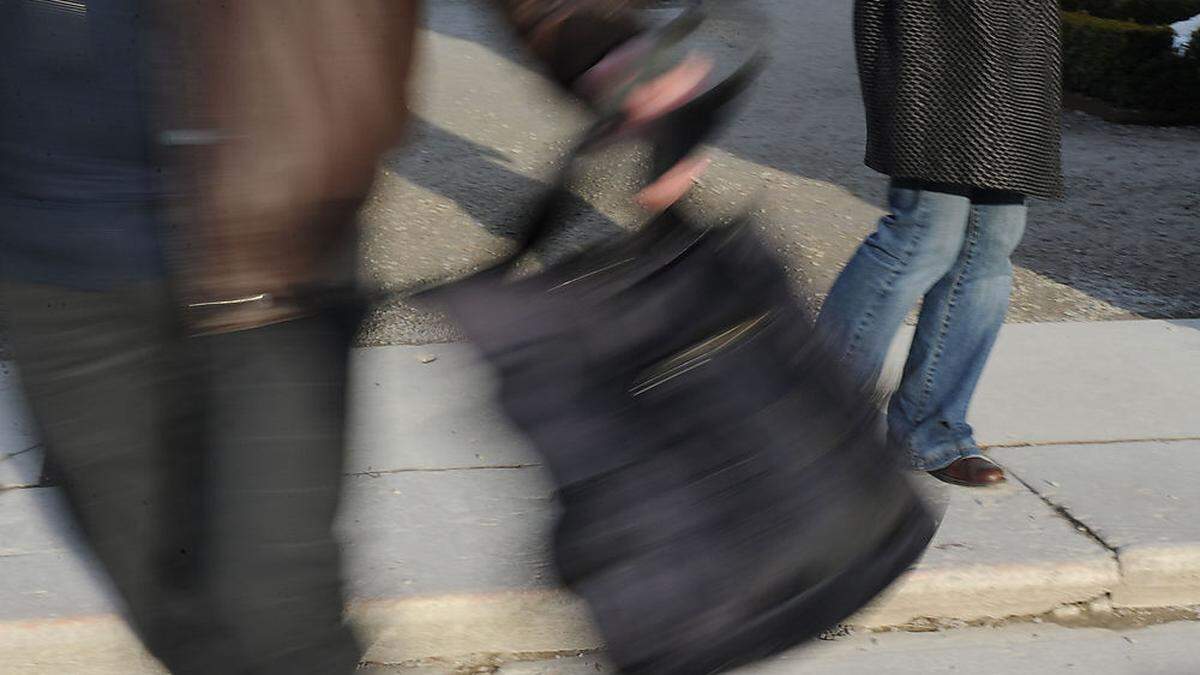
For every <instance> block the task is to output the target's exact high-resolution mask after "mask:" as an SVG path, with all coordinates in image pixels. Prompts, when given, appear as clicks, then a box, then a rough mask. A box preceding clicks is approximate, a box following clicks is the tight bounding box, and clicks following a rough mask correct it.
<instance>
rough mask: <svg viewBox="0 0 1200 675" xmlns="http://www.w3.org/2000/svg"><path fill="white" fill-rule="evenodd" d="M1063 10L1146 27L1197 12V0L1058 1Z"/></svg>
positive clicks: (1172, 21) (1166, 22)
mask: <svg viewBox="0 0 1200 675" xmlns="http://www.w3.org/2000/svg"><path fill="white" fill-rule="evenodd" d="M1062 8H1063V11H1067V12H1087V13H1088V14H1091V15H1092V16H1096V17H1100V18H1102V19H1119V20H1122V21H1132V22H1134V23H1141V24H1146V25H1150V26H1155V25H1164V24H1171V23H1175V22H1176V21H1183V20H1184V19H1190V18H1192V17H1193V16H1196V15H1197V14H1200V0H1062Z"/></svg>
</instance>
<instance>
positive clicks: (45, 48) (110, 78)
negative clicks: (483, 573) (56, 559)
mask: <svg viewBox="0 0 1200 675" xmlns="http://www.w3.org/2000/svg"><path fill="white" fill-rule="evenodd" d="M501 4H502V5H504V7H503V8H504V9H505V10H506V11H507V12H508V15H509V16H510V18H511V19H512V20H513V21H514V23H515V24H516V26H517V28H518V30H519V32H520V33H521V34H522V35H523V36H524V37H525V38H526V39H527V41H528V42H529V43H530V45H531V47H532V48H533V50H534V52H535V53H536V54H537V55H539V56H540V57H542V58H543V60H545V61H546V62H547V63H548V64H549V67H550V72H551V73H552V74H553V75H554V77H555V79H556V80H557V81H558V82H560V83H561V84H563V86H564V87H575V86H576V85H577V84H578V83H579V82H580V81H581V80H583V79H584V75H585V73H590V75H589V76H588V78H587V79H588V81H589V83H592V84H594V82H599V83H600V88H601V89H604V86H605V83H606V82H607V81H608V80H607V79H606V77H607V76H606V71H608V70H613V71H614V72H613V73H609V75H615V76H616V77H615V79H614V80H613V81H614V82H620V80H621V78H620V77H619V75H620V68H619V67H618V66H613V67H612V68H611V69H610V68H608V67H601V62H602V60H603V62H604V63H608V64H611V63H614V61H613V60H612V59H610V58H609V57H610V55H612V56H613V58H614V59H615V58H616V53H617V51H619V47H621V46H622V45H624V44H631V41H632V40H634V39H635V37H636V36H637V34H638V27H637V25H636V24H635V23H634V22H633V21H632V20H631V19H630V17H629V15H628V14H627V13H624V12H623V11H620V10H621V8H620V7H619V6H617V5H618V4H619V3H612V2H606V3H592V2H586V3H581V2H558V1H552V0H510V1H508V2H504V3H501ZM417 8H418V3H417V2H415V1H405V0H304V1H303V2H293V1H291V0H287V1H284V0H254V1H253V2H237V3H187V2H173V1H167V2H158V3H148V2H145V1H144V0H88V1H87V2H71V1H63V0H54V1H49V0H9V1H7V2H4V3H3V4H2V5H0V96H2V97H3V100H2V103H0V295H2V297H3V301H4V304H5V311H6V316H7V326H8V333H9V337H10V340H11V344H12V349H13V352H14V355H15V358H16V361H17V364H18V368H19V371H20V376H21V379H22V383H23V385H24V387H25V392H26V395H27V398H28V399H29V401H30V404H31V406H32V409H33V411H34V414H35V417H36V419H37V422H38V424H39V426H40V430H41V434H42V437H43V440H44V442H45V447H46V452H47V455H48V457H49V459H50V461H51V463H52V466H53V467H54V469H55V470H56V474H57V478H58V479H59V481H60V482H61V484H62V486H63V488H64V491H65V493H66V495H67V498H68V501H69V503H70V506H71V509H72V512H73V514H74V516H75V517H76V520H77V522H78V524H79V526H80V529H81V531H82V533H83V535H84V537H85V539H86V540H87V542H88V544H89V545H90V546H91V548H92V550H93V551H94V552H95V554H96V555H97V557H98V559H99V560H100V562H101V563H102V564H103V566H104V568H105V570H106V571H107V573H108V575H109V577H110V578H111V579H112V581H113V583H114V585H115V587H116V589H117V591H118V593H119V594H120V598H121V601H122V602H123V604H124V610H125V613H126V616H127V617H128V618H129V620H130V622H131V624H132V626H133V627H134V629H135V630H136V632H137V634H138V635H139V637H140V638H141V639H142V640H143V642H144V644H145V645H146V647H147V648H148V649H149V650H150V652H151V653H153V654H154V655H155V656H156V657H157V658H159V659H160V660H161V661H162V662H163V664H164V665H166V667H167V668H169V669H170V670H171V671H172V672H176V673H251V672H253V673H261V674H268V673H288V674H296V673H314V674H316V673H319V674H321V675H326V674H329V673H348V672H350V671H352V670H354V669H355V668H356V667H357V664H358V661H359V658H360V655H361V648H360V646H359V645H358V644H357V643H356V641H355V639H354V636H353V635H352V633H351V631H350V630H349V628H348V627H347V626H346V624H345V622H344V619H343V610H344V599H343V589H342V579H341V552H340V547H339V544H338V542H337V540H336V538H335V536H334V533H333V521H334V517H335V515H336V512H337V507H338V502H339V497H340V490H341V476H340V474H341V468H342V462H343V453H344V447H343V446H344V444H343V427H344V421H345V412H344V408H345V388H346V371H347V357H348V352H349V347H350V344H351V340H352V337H353V335H354V331H355V328H356V325H357V319H358V313H359V308H358V303H357V302H356V301H355V300H354V297H355V295H356V294H355V289H354V279H355V276H356V275H355V269H354V266H355V264H354V260H355V257H356V251H355V243H356V232H357V225H356V217H355V216H356V211H357V209H358V207H359V206H360V205H361V203H362V201H363V200H364V199H365V197H366V195H367V193H368V191H369V190H370V188H371V185H372V182H373V180H374V175H375V168H376V161H377V159H378V157H379V156H380V154H381V153H383V152H384V151H386V150H387V149H389V148H390V147H392V146H393V145H394V144H395V143H396V142H397V141H398V140H399V138H400V133H401V130H402V128H403V122H404V117H405V114H406V93H407V79H406V76H407V74H408V71H409V70H410V67H411V62H412V55H413V49H414V42H415V35H416V29H417V19H418V17H417ZM618 61H619V59H618ZM696 76H697V75H696V73H692V74H691V75H688V73H686V72H683V73H668V75H666V76H664V77H663V78H662V79H661V80H659V81H657V85H656V86H655V88H654V89H653V90H652V91H651V93H652V94H654V95H651V96H642V97H641V101H642V102H641V103H640V104H638V103H636V102H634V101H635V99H632V98H631V99H630V100H631V102H630V103H629V111H630V113H631V115H632V116H633V117H641V118H647V117H654V116H655V115H657V114H661V113H662V112H663V111H664V110H665V109H668V108H669V107H670V106H672V105H677V104H678V102H679V101H680V100H681V99H682V98H683V97H685V96H686V95H687V92H688V91H690V90H691V89H693V88H694V86H695V84H696V83H695V82H694V81H692V80H693V79H695V77H696ZM589 90H591V91H595V90H594V88H589ZM596 93H598V94H604V93H605V92H604V91H598V92H596ZM635 93H636V92H635ZM684 168H685V169H687V167H684ZM693 168H694V167H693ZM690 182H691V173H690V170H685V171H683V172H682V173H681V172H676V174H675V175H674V176H672V177H671V179H670V180H666V181H664V182H662V183H660V184H658V185H656V186H652V189H650V190H648V191H647V192H646V193H644V194H643V197H644V201H645V202H646V203H647V204H648V205H650V206H655V205H658V206H661V205H663V204H666V203H670V202H671V201H673V200H674V199H675V198H676V197H677V196H678V195H679V194H681V193H682V192H683V191H684V190H686V187H687V186H688V185H690Z"/></svg>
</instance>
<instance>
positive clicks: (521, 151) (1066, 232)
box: [364, 0, 1200, 344]
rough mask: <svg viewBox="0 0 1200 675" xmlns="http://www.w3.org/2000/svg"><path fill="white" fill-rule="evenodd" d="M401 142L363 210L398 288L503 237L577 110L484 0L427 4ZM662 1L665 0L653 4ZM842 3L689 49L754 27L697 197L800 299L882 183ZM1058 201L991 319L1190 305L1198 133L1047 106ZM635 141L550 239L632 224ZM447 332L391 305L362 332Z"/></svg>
mask: <svg viewBox="0 0 1200 675" xmlns="http://www.w3.org/2000/svg"><path fill="white" fill-rule="evenodd" d="M428 4H429V10H428V15H427V26H428V30H427V31H426V33H425V35H424V46H423V50H422V58H421V63H420V78H419V83H418V85H417V97H416V112H417V117H416V120H415V123H414V125H413V129H412V134H411V137H410V142H409V143H408V144H407V146H406V147H405V148H403V149H400V150H398V151H397V152H396V153H395V154H394V155H393V156H391V157H389V158H388V159H387V161H386V162H385V163H384V168H383V171H382V173H381V176H380V181H379V186H378V190H377V193H376V194H375V196H374V198H373V199H372V200H371V202H370V204H369V206H368V208H367V209H366V211H365V216H366V222H367V224H368V227H367V236H366V237H365V241H364V255H365V258H366V261H367V262H366V270H365V274H366V276H367V277H368V279H369V280H370V281H371V282H373V283H377V284H380V285H382V286H384V287H386V288H389V289H393V290H397V291H401V292H403V291H405V290H408V289H412V288H416V287H420V286H422V285H427V284H430V283H434V282H437V281H438V280H444V279H448V278H453V277H454V276H456V275H461V274H464V273H466V272H468V271H470V270H471V269H473V268H475V267H477V266H479V265H481V264H483V263H485V262H486V261H488V260H489V259H492V258H493V257H495V256H496V255H499V254H500V253H501V252H503V251H505V250H507V247H508V246H510V241H511V240H510V238H509V237H510V235H511V233H512V232H513V231H514V228H517V227H519V226H520V215H521V214H522V212H523V211H522V209H523V208H524V207H527V205H528V203H529V202H530V200H531V199H533V198H534V197H535V196H536V195H537V194H538V192H539V190H540V189H541V187H542V186H543V184H544V180H545V179H546V177H547V176H548V175H550V174H551V172H552V170H553V168H554V166H555V163H556V161H557V159H558V158H559V157H560V156H561V154H562V153H563V152H564V151H565V149H566V148H567V147H568V145H569V143H570V140H571V139H572V137H573V134H575V133H577V132H578V130H579V129H580V127H581V125H582V124H583V123H584V121H585V118H584V116H583V115H582V113H581V112H580V110H579V109H577V108H576V107H574V106H573V105H572V104H571V103H570V102H569V101H567V100H564V99H563V97H561V96H560V95H559V94H558V93H557V92H556V91H555V90H554V89H553V87H551V85H549V84H548V83H547V82H546V81H545V80H543V79H542V78H541V77H540V76H539V75H538V74H537V72H536V68H534V67H533V66H532V65H531V64H530V63H529V62H528V60H526V59H525V58H524V57H523V55H522V54H521V53H520V50H519V49H518V48H517V47H516V46H515V45H514V44H513V42H512V41H511V39H510V38H509V36H508V34H507V32H506V30H505V28H504V26H503V25H502V24H501V23H500V22H499V21H498V20H497V18H496V17H495V16H494V15H493V14H492V13H491V12H489V11H486V9H485V8H484V5H485V4H486V3H482V2H478V1H471V0H438V1H437V2H432V3H428ZM665 4H669V3H665ZM850 5H851V3H848V2H845V0H803V1H802V2H796V0H756V1H755V2H748V1H746V0H742V1H741V2H738V3H731V6H733V7H737V8H739V9H738V10H737V11H739V12H741V11H746V8H747V7H749V6H754V7H756V8H757V11H760V12H762V13H764V14H765V15H766V16H767V18H768V19H769V25H770V26H771V28H772V31H773V33H772V34H771V35H760V34H759V33H757V32H755V33H754V34H747V32H746V31H744V30H739V29H738V28H737V27H736V26H733V27H730V26H728V25H722V26H718V27H717V28H716V29H715V30H714V32H713V33H712V34H711V35H710V36H708V38H707V40H708V42H707V44H711V45H716V46H718V47H721V46H725V45H728V44H734V43H739V41H747V40H749V41H758V40H769V45H770V50H771V53H772V56H773V60H772V63H771V65H770V67H769V68H768V70H767V71H766V72H765V73H764V75H763V77H762V78H761V81H760V82H759V83H758V85H756V89H755V92H754V94H753V96H752V98H751V100H750V101H749V103H748V105H747V106H746V107H745V109H744V110H743V111H742V112H741V114H740V115H739V117H738V118H737V120H736V122H735V123H734V124H733V125H732V126H731V128H730V129H728V130H727V132H726V133H725V134H724V135H723V136H722V137H721V138H720V139H718V140H717V142H715V143H714V146H715V147H714V155H715V159H716V161H715V165H714V167H713V169H712V170H711V171H710V173H709V175H708V176H707V177H706V178H705V180H704V182H703V185H702V186H701V189H700V190H698V194H697V195H696V199H695V201H696V203H697V204H698V208H699V210H700V211H701V212H702V213H704V214H706V215H707V216H708V217H711V218H714V219H715V218H723V217H728V216H729V215H730V214H733V213H735V212H737V211H739V210H749V211H752V212H753V213H754V214H755V216H756V218H757V220H758V222H759V223H760V224H761V226H762V229H763V231H764V232H765V233H766V235H767V236H768V237H769V238H770V239H771V240H772V241H773V242H774V243H775V244H776V245H777V247H778V249H779V252H780V254H781V255H782V256H783V258H784V260H785V262H786V263H787V265H788V268H789V270H790V271H791V273H792V274H793V276H794V278H795V280H796V282H797V288H798V290H799V291H800V292H801V293H802V294H803V295H804V296H805V297H806V298H807V299H808V300H809V301H810V302H812V303H814V304H816V303H818V302H819V299H820V297H821V296H822V295H823V293H824V292H825V291H826V290H827V289H828V287H829V285H830V284H831V283H832V281H833V279H834V277H835V276H836V273H837V271H838V270H839V269H840V268H841V266H842V265H843V264H844V262H845V261H846V259H847V258H848V257H849V255H850V254H851V252H852V251H853V249H854V247H855V246H856V245H857V243H858V241H859V240H861V238H862V237H863V236H864V235H865V234H867V233H868V232H869V231H870V229H871V228H872V226H873V223H874V221H875V220H876V218H878V216H879V215H880V214H881V211H880V208H879V204H880V203H881V198H882V196H883V191H884V188H885V180H884V179H883V178H882V177H881V176H879V175H877V174H875V173H874V172H872V171H871V170H870V169H868V168H866V167H865V166H863V165H862V162H861V156H862V146H863V134H864V130H863V120H862V110H861V105H860V101H859V97H858V82H857V79H856V75H855V71H854V63H853V52H852V42H851V31H850ZM1063 121H1064V129H1065V142H1064V160H1065V166H1066V179H1067V196H1066V198H1065V199H1064V200H1063V201H1061V202H1053V203H1050V202H1040V201H1039V202H1035V203H1034V204H1033V206H1032V210H1031V216H1030V226H1029V231H1028V233H1027V236H1026V239H1025V241H1024V242H1023V244H1022V245H1021V247H1020V249H1019V250H1018V252H1017V255H1016V262H1017V265H1018V271H1017V277H1016V290H1015V293H1014V297H1013V304H1012V309H1011V312H1010V315H1009V320H1010V321H1072V320H1106V319H1128V318H1135V317H1171V318H1181V317H1196V316H1200V241H1197V237H1196V234H1197V232H1198V231H1200V128H1174V129H1172V128H1148V127H1127V126H1120V125H1113V124H1109V123H1106V122H1103V121H1100V120H1098V119H1095V118H1092V117H1089V116H1086V115H1083V114H1080V113H1073V112H1068V113H1066V114H1064V118H1063ZM633 154H634V153H630V152H614V153H611V155H610V156H608V157H606V158H603V159H602V160H598V161H597V163H596V164H597V166H596V167H595V168H594V170H593V171H592V172H590V174H589V176H588V178H587V179H585V180H584V181H582V182H581V184H580V186H579V189H578V194H579V197H580V200H579V202H578V204H577V205H576V206H577V208H576V209H575V211H576V214H575V216H574V217H573V218H571V220H570V226H569V228H568V231H567V233H566V234H565V235H564V236H563V237H562V238H561V240H560V242H559V245H558V249H559V250H566V249H570V248H571V247H573V246H578V245H580V243H581V242H582V241H586V240H587V238H588V237H592V236H604V235H605V234H608V233H612V232H615V231H618V230H619V229H620V228H625V227H630V226H633V225H635V224H636V215H637V214H636V213H635V212H634V211H633V210H632V209H631V208H629V206H628V204H627V202H626V200H625V195H627V194H628V191H629V188H630V186H631V185H632V181H633V176H634V175H635V174H634V167H635V166H636V164H635V162H634V161H633V160H632V159H631V156H632V155H633ZM454 338H455V332H454V331H453V329H452V328H451V327H449V326H447V325H446V324H445V322H443V321H441V320H440V319H439V318H438V317H437V316H436V315H432V314H429V313H427V312H425V311H422V310H420V309H417V308H415V307H412V306H410V305H409V304H408V303H405V302H396V303H394V304H392V305H390V306H388V307H385V308H383V309H382V310H381V311H380V312H379V313H377V314H376V315H375V317H374V318H373V320H372V321H371V322H370V324H369V327H368V330H367V331H366V332H365V334H364V341H365V342H366V343H367V344H391V343H420V342H429V341H444V340H450V339H454Z"/></svg>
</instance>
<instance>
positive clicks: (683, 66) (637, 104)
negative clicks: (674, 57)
mask: <svg viewBox="0 0 1200 675" xmlns="http://www.w3.org/2000/svg"><path fill="white" fill-rule="evenodd" d="M712 70H713V64H712V62H711V61H709V60H708V59H706V58H703V57H700V56H696V55H691V56H688V57H687V58H686V59H685V60H684V61H683V63H680V64H679V65H678V66H675V67H674V68H672V69H671V70H670V71H668V72H666V73H665V74H663V75H661V76H660V77H657V78H655V79H653V80H651V81H649V82H647V83H645V84H643V85H640V86H638V87H636V88H634V90H633V91H631V92H630V93H629V96H628V97H627V98H626V99H625V104H624V110H625V116H626V123H627V124H628V125H630V126H635V125H639V124H644V123H646V122H649V121H650V120H653V119H655V118H657V117H661V116H663V115H665V114H667V113H669V112H671V111H672V110H674V109H675V108H678V107H679V106H681V105H682V104H684V103H685V102H687V100H688V99H689V98H691V97H692V96H694V95H695V94H696V92H697V91H698V90H700V89H701V88H702V87H703V86H704V83H705V81H706V80H707V79H708V76H709V74H710V73H712Z"/></svg>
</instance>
